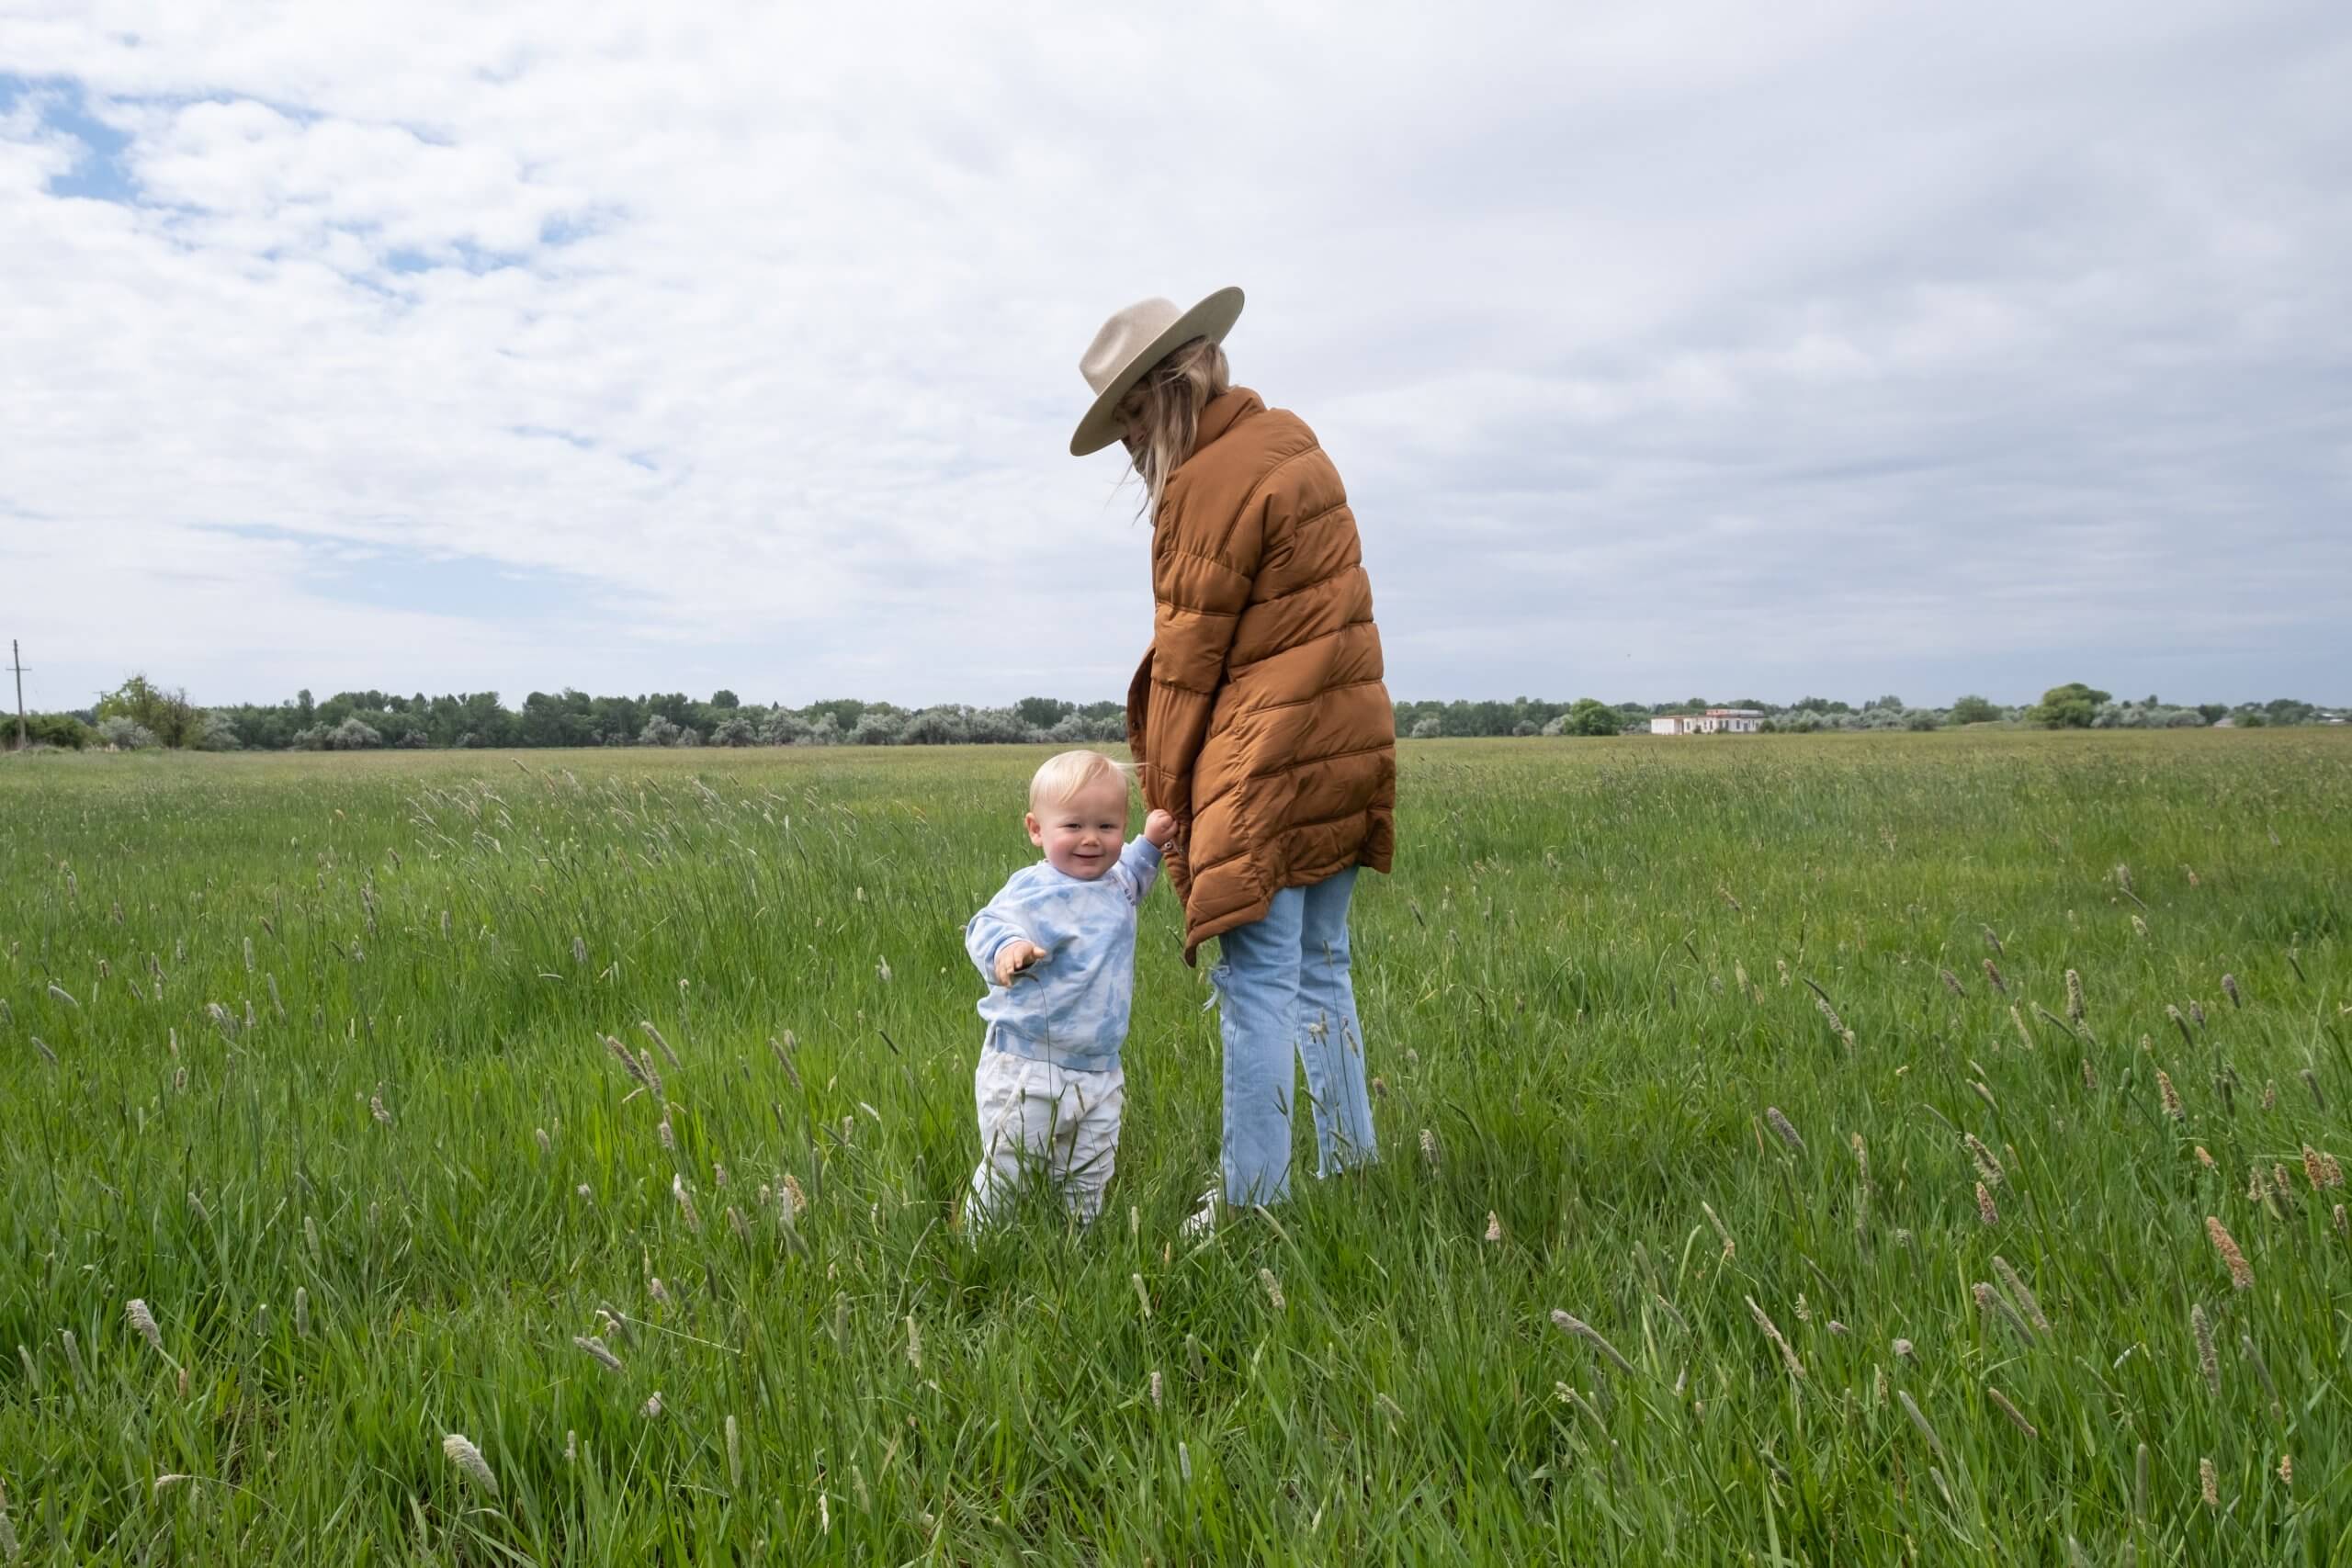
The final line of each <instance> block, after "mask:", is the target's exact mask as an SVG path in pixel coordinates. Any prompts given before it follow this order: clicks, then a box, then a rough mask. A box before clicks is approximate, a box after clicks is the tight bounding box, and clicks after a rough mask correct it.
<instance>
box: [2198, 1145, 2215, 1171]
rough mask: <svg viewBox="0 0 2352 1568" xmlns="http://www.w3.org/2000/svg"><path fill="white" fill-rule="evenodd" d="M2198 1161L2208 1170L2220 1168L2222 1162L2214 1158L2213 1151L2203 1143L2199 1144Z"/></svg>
mask: <svg viewBox="0 0 2352 1568" xmlns="http://www.w3.org/2000/svg"><path fill="white" fill-rule="evenodd" d="M2197 1163H2198V1164H2199V1165H2201V1166H2203V1167H2204V1168H2206V1169H2208V1170H2217V1169H2219V1168H2220V1162H2219V1161H2217V1160H2216V1159H2214V1157H2213V1155H2212V1151H2211V1150H2210V1149H2208V1148H2206V1146H2205V1145H2202V1144H2199V1145H2197Z"/></svg>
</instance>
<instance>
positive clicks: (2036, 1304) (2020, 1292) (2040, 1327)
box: [1993, 1253, 2050, 1334]
mask: <svg viewBox="0 0 2352 1568" xmlns="http://www.w3.org/2000/svg"><path fill="white" fill-rule="evenodd" d="M1993 1274H1994V1277H1995V1278H1996V1279H1997V1280H2000V1281H2001V1285H2002V1287H2003V1288H2004V1289H2005V1290H2007V1292H2009V1299H2010V1300H2011V1301H2013V1302H2015V1303H2017V1304H2018V1311H2019V1312H2021V1313H2023V1314H2025V1320H2026V1321H2027V1322H2028V1323H2030V1324H2031V1325H2033V1326H2034V1328H2035V1330H2036V1331H2037V1332H2038V1333H2042V1334H2047V1333H2049V1332H2050V1319H2049V1317H2048V1316H2047V1315H2045V1314H2043V1312H2042V1310H2041V1302H2040V1301H2038V1300H2036V1299H2035V1297H2034V1293H2033V1290H2032V1287H2030V1286H2029V1285H2028V1284H2027V1283H2026V1282H2025V1278H2024V1276H2023V1275H2021V1274H2019V1273H2018V1271H2017V1269H2014V1268H2012V1267H2011V1266H2010V1264H2009V1260H2008V1259H2007V1258H2003V1257H2002V1256H2001V1255H2000V1254H1999V1253H1995V1254H1994V1255H1993Z"/></svg>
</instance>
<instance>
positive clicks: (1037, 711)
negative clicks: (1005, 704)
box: [1012, 697, 1072, 729]
mask: <svg viewBox="0 0 2352 1568" xmlns="http://www.w3.org/2000/svg"><path fill="white" fill-rule="evenodd" d="M1012 711H1013V712H1014V713H1017V714H1019V715H1020V716H1021V722H1022V723H1023V724H1025V725H1027V726H1028V727H1029V728H1032V729H1051V728H1053V727H1054V726H1056V725H1057V724H1059V723H1060V722H1061V721H1062V720H1064V719H1066V718H1068V717H1069V716H1070V713H1071V711H1072V710H1071V707H1070V705H1069V704H1068V703H1066V702H1063V701H1061V700H1060V699H1059V698H1057V697H1023V698H1022V699H1021V700H1020V701H1019V702H1017V703H1015V704H1013V705H1012Z"/></svg>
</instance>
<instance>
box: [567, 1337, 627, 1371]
mask: <svg viewBox="0 0 2352 1568" xmlns="http://www.w3.org/2000/svg"><path fill="white" fill-rule="evenodd" d="M571 1342H572V1343H573V1344H574V1345H577V1346H579V1347H580V1348H581V1349H582V1350H584V1351H586V1352H587V1353H588V1359H590V1360H592V1361H594V1362H595V1363H596V1364H597V1365H598V1366H600V1367H602V1368H604V1369H605V1371H608V1372H618V1371H628V1368H627V1366H626V1365H624V1364H623V1362H622V1360H621V1359H620V1358H619V1357H618V1356H616V1355H614V1354H613V1348H612V1347H611V1346H610V1345H607V1344H605V1342H604V1341H603V1340H602V1339H599V1338H596V1337H593V1336H590V1335H586V1334H575V1335H573V1336H572V1337H571Z"/></svg>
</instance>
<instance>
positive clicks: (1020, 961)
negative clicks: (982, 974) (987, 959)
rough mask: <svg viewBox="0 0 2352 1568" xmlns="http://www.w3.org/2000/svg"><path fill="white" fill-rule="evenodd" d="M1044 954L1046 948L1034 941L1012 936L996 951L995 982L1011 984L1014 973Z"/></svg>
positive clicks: (1018, 972) (1016, 973)
mask: <svg viewBox="0 0 2352 1568" xmlns="http://www.w3.org/2000/svg"><path fill="white" fill-rule="evenodd" d="M1045 956H1046V950H1045V949H1044V948H1042V947H1039V946H1038V945H1037V944H1036V943H1035V942H1023V941H1022V940H1021V939H1020V938H1019V937H1015V938H1013V939H1012V941H1011V942H1006V943H1005V944H1004V946H1003V947H1001V949H999V950H998V952H997V955H996V983H997V984H998V985H1000V986H1007V987H1009V986H1011V985H1012V977H1013V976H1015V975H1018V974H1020V973H1021V972H1022V971H1023V969H1026V968H1028V967H1029V965H1031V964H1035V963H1036V962H1037V960H1039V959H1040V958H1043V957H1045Z"/></svg>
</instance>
